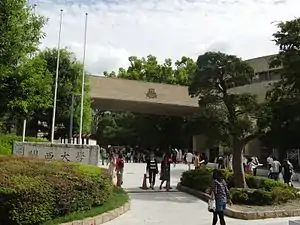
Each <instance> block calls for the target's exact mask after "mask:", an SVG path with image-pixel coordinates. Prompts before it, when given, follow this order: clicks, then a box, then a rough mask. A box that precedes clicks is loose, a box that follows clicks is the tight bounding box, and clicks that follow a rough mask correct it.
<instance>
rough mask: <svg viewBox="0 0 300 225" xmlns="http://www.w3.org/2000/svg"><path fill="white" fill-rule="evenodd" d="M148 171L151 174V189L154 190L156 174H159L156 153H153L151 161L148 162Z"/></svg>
mask: <svg viewBox="0 0 300 225" xmlns="http://www.w3.org/2000/svg"><path fill="white" fill-rule="evenodd" d="M146 170H147V172H148V174H149V182H150V188H151V189H153V190H154V185H155V180H156V174H158V165H157V160H156V158H155V156H154V153H151V154H150V157H149V159H148V160H147V167H146Z"/></svg>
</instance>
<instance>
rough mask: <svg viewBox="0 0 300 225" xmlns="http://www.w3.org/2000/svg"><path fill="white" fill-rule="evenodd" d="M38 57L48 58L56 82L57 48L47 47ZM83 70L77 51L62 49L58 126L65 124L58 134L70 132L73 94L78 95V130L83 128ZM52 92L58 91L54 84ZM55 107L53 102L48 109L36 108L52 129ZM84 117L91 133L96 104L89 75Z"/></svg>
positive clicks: (76, 123)
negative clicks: (81, 123)
mask: <svg viewBox="0 0 300 225" xmlns="http://www.w3.org/2000/svg"><path fill="white" fill-rule="evenodd" d="M37 57H38V58H40V59H42V60H44V61H45V62H46V69H47V71H48V72H49V73H50V74H51V79H52V82H53V83H54V82H55V76H56V62H57V49H46V50H44V51H42V52H40V53H39V55H38V56H37ZM82 70H83V67H82V64H81V63H80V62H79V61H78V60H77V59H76V57H75V55H74V54H73V53H72V52H70V51H68V50H67V49H62V50H61V53H60V70H59V80H58V84H59V85H58V89H57V111H56V126H59V127H60V128H61V129H59V130H58V132H57V135H58V136H65V135H67V134H68V128H69V123H70V113H71V111H70V106H71V101H72V94H75V95H76V97H75V107H74V109H75V112H74V132H75V131H79V123H80V107H81V100H80V98H81V97H80V95H81V83H82V82H81V80H82ZM52 92H53V94H54V86H53V88H52ZM52 96H53V95H52ZM52 102H53V101H52ZM52 104H53V103H52ZM52 107H53V106H52V105H51V107H48V108H47V110H36V114H35V117H36V118H39V120H40V121H44V122H46V123H47V124H48V126H49V127H48V128H49V129H50V125H51V124H52ZM83 119H84V121H83V132H87V133H89V132H90V130H91V122H92V108H91V98H90V83H89V80H88V76H86V78H85V93H84V116H83ZM36 126H37V124H36ZM49 129H48V130H46V131H45V132H47V133H48V132H49ZM49 133H50V132H49Z"/></svg>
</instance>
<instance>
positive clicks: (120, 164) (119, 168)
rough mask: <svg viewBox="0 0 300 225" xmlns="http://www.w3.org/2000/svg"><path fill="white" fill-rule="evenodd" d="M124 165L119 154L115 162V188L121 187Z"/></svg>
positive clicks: (122, 158)
mask: <svg viewBox="0 0 300 225" xmlns="http://www.w3.org/2000/svg"><path fill="white" fill-rule="evenodd" d="M124 164H125V160H124V157H123V155H122V154H121V153H120V154H119V156H118V158H117V160H116V172H117V186H119V187H121V186H122V184H123V173H124Z"/></svg>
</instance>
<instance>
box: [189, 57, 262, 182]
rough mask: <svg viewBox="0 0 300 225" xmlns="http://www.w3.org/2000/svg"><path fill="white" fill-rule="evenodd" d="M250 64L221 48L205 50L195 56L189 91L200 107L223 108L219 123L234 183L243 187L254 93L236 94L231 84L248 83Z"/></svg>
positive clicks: (252, 126) (252, 127)
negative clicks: (230, 155)
mask: <svg viewBox="0 0 300 225" xmlns="http://www.w3.org/2000/svg"><path fill="white" fill-rule="evenodd" d="M253 76H254V71H253V68H252V67H251V66H250V65H248V64H247V63H246V62H243V61H242V59H240V58H238V57H236V56H234V55H227V54H225V53H221V52H207V53H205V54H203V55H200V56H199V57H198V60H197V68H196V72H195V73H194V74H192V76H191V82H190V85H189V94H190V96H191V97H196V98H198V99H199V106H200V107H214V108H215V109H218V110H220V111H222V112H223V113H222V114H223V115H224V117H225V118H224V119H223V121H222V122H221V123H219V127H221V129H220V130H222V128H223V129H224V128H225V132H224V131H223V133H225V134H226V133H227V134H228V135H229V137H230V138H227V140H228V139H229V144H231V145H232V148H233V158H234V159H233V161H234V162H235V163H234V164H233V170H234V172H235V173H234V175H235V184H236V185H237V186H238V187H245V185H246V183H245V178H244V174H243V169H242V150H243V148H244V146H245V145H246V144H247V143H248V142H249V141H250V140H252V139H253V138H255V134H256V132H257V129H256V125H255V119H256V117H255V116H256V115H257V113H256V112H257V106H258V105H257V102H256V96H254V95H251V94H247V93H244V94H239V93H234V92H233V91H230V89H231V88H234V87H237V86H243V85H246V84H250V83H251V80H252V78H253Z"/></svg>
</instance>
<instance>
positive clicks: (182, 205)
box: [105, 164, 300, 225]
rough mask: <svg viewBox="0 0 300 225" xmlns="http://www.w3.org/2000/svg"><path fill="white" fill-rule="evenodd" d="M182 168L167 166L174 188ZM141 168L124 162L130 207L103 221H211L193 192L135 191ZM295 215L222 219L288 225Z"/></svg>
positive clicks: (115, 224)
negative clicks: (128, 209)
mask: <svg viewBox="0 0 300 225" xmlns="http://www.w3.org/2000/svg"><path fill="white" fill-rule="evenodd" d="M186 169H187V166H186V165H183V164H180V165H176V167H175V168H173V167H172V168H171V170H172V171H171V173H172V180H171V182H172V185H173V187H174V188H175V187H176V185H177V183H178V182H179V181H180V176H181V173H182V172H183V171H185V170H186ZM144 172H145V164H125V174H124V187H125V188H126V189H129V190H133V189H134V190H137V191H135V192H134V193H130V197H131V206H130V207H131V209H130V211H128V212H127V213H125V214H123V215H121V216H120V217H118V218H116V219H114V220H112V221H109V222H107V223H106V224H105V225H183V224H184V225H211V221H212V213H210V212H208V211H207V203H205V202H203V201H202V200H200V199H198V198H196V197H194V196H191V195H188V194H186V193H182V192H173V191H172V192H165V191H160V192H155V193H150V192H149V191H143V190H139V191H138V189H139V187H140V186H141V184H142V178H143V174H144ZM158 185H159V180H158V181H157V186H158ZM173 190H174V189H173ZM297 219H298V220H299V219H300V217H298V218H297V217H296V218H275V219H265V220H239V219H233V218H226V221H227V224H229V225H241V224H242V225H288V221H290V220H297Z"/></svg>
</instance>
